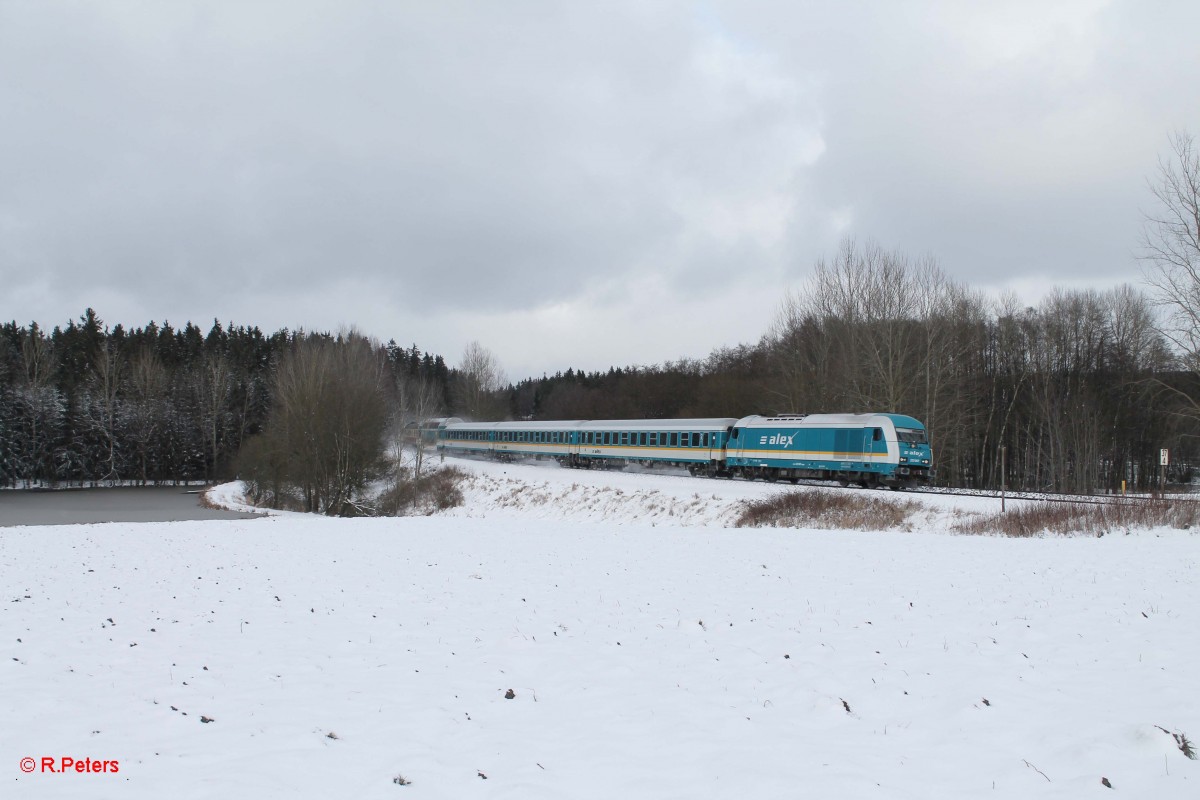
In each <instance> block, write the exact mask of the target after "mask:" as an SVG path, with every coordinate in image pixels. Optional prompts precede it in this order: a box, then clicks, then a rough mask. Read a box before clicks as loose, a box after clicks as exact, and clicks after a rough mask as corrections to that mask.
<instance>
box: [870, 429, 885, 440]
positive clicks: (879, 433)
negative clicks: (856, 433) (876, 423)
mask: <svg viewBox="0 0 1200 800" xmlns="http://www.w3.org/2000/svg"><path fill="white" fill-rule="evenodd" d="M871 441H872V442H882V441H883V428H875V429H874V430H873V431H871Z"/></svg>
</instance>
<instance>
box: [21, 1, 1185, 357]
mask: <svg viewBox="0 0 1200 800" xmlns="http://www.w3.org/2000/svg"><path fill="white" fill-rule="evenodd" d="M1198 30H1200V3H1198V2H1196V1H1195V0H1179V1H1177V2H1176V1H1173V0H1161V1H1160V0H1156V1H1155V2H1140V1H1134V0H1128V1H1127V2H1100V1H1099V0H1096V1H1092V2H1086V1H1084V0H1077V1H1076V0H1055V2H1045V0H1036V1H1034V2H1024V0H1005V2H1002V3H986V4H984V3H964V2H959V0H944V2H900V1H898V2H874V3H868V2H837V3H819V2H801V1H799V0H737V2H728V3H726V2H719V1H717V0H714V1H711V2H696V3H688V2H645V1H644V0H631V1H630V2H620V0H610V1H609V2H604V3H584V2H562V3H549V2H544V3H543V2H473V3H459V2H445V1H443V0H439V1H438V2H382V1H378V2H365V1H361V2H360V1H359V0H336V1H335V2H329V3H318V2H307V0H280V1H279V2H233V1H232V0H231V1H230V2H223V3H222V2H187V1H185V0H171V2H162V0H149V1H148V2H132V1H130V2H116V1H115V0H113V1H112V2H103V1H102V0H97V1H96V2H69V3H66V2H53V0H0V317H2V318H3V319H5V320H11V319H15V320H16V321H18V322H20V323H28V322H29V321H31V320H37V321H38V322H40V323H42V324H43V325H46V326H53V325H55V324H65V322H66V321H67V320H68V319H71V318H77V317H78V316H79V315H80V314H81V313H82V312H83V310H84V309H85V308H87V307H89V306H91V307H93V308H95V309H96V311H97V313H98V314H99V315H100V316H101V318H102V319H104V321H105V322H106V323H108V324H109V325H115V324H116V323H118V322H120V323H123V324H124V325H126V326H127V327H129V326H135V325H136V326H140V325H144V324H145V323H147V322H148V321H150V320H151V319H153V320H156V321H158V322H160V323H161V322H162V321H163V320H164V319H166V320H169V321H171V322H172V323H174V324H181V323H183V322H185V321H187V320H189V319H190V320H193V321H195V322H197V323H198V324H199V325H200V326H201V327H202V328H204V329H205V330H207V329H208V327H209V326H210V325H211V324H212V320H213V318H214V317H217V318H220V319H221V320H222V321H223V322H228V321H233V322H234V323H237V324H250V325H258V326H260V327H262V328H264V329H266V330H274V329H277V328H280V327H283V326H287V327H290V328H293V329H294V328H298V327H304V328H306V329H315V330H334V329H337V328H339V327H341V326H348V325H355V326H357V327H358V328H360V329H361V330H363V331H364V332H365V333H368V334H370V335H372V336H375V337H377V338H379V339H381V340H383V341H386V340H388V339H390V338H395V339H397V340H398V341H399V342H400V343H401V344H406V345H407V344H411V343H412V342H414V341H415V342H416V343H417V344H418V345H419V346H420V347H422V348H423V349H426V350H431V351H434V352H438V353H441V354H443V355H444V356H446V358H447V360H448V361H450V362H451V363H455V362H456V361H457V360H458V359H459V357H460V355H461V353H462V351H463V348H464V346H465V345H466V344H467V343H468V342H469V341H471V340H473V339H477V340H479V341H481V342H482V343H483V344H484V345H486V346H487V347H489V348H490V349H491V350H493V351H494V352H495V353H496V355H497V356H498V357H499V359H500V361H501V362H502V363H503V364H504V366H505V368H506V369H507V371H508V374H509V376H510V377H511V378H514V379H516V378H520V377H524V376H527V375H530V374H541V373H542V372H543V371H546V372H554V371H555V370H558V369H565V368H566V367H568V366H576V367H582V368H585V369H603V368H607V367H608V366H609V365H624V364H634V363H640V364H650V363H656V362H661V361H663V360H666V359H674V358H678V357H680V356H699V357H702V356H704V355H705V354H707V353H708V352H709V351H710V350H712V349H713V348H714V347H717V346H721V345H733V344H737V343H739V342H752V341H756V340H757V339H758V338H759V336H760V335H761V334H762V333H763V332H764V331H765V329H766V327H767V325H768V323H769V322H770V319H771V317H772V315H773V313H774V311H775V309H776V304H777V301H778V298H779V297H780V296H781V295H782V294H783V293H784V292H786V291H787V290H789V289H791V288H794V287H796V286H797V285H799V284H800V283H801V282H802V281H803V280H804V278H805V276H806V275H807V274H808V273H809V271H810V270H811V268H812V266H813V264H814V262H815V261H816V260H817V259H819V258H822V257H828V256H831V255H833V254H834V253H835V251H836V249H837V247H838V243H839V242H840V241H841V240H842V239H843V238H845V237H847V236H853V237H856V238H858V239H860V240H873V241H875V242H878V243H879V244H880V245H882V246H883V247H885V248H887V249H894V250H899V251H902V252H904V253H907V254H910V255H912V256H914V257H918V256H926V255H931V256H933V257H934V258H936V259H937V260H938V262H939V263H940V265H941V266H942V268H943V269H944V270H945V271H946V272H947V273H949V274H950V275H951V276H953V277H955V278H957V279H959V280H962V281H964V282H967V283H969V284H970V285H972V286H975V287H978V288H987V289H994V290H999V289H1003V288H1011V289H1014V290H1016V291H1018V292H1019V293H1020V294H1021V295H1022V296H1023V297H1026V298H1029V299H1036V298H1037V297H1038V296H1039V295H1040V293H1042V292H1044V291H1045V290H1046V289H1047V288H1048V287H1050V286H1053V285H1061V286H1071V287H1079V286H1094V287H1097V288H1108V287H1110V286H1112V285H1115V284H1118V283H1122V282H1130V281H1131V282H1136V281H1138V280H1139V278H1140V275H1139V268H1138V265H1137V263H1136V261H1135V259H1134V254H1135V253H1136V251H1137V244H1138V234H1139V231H1140V224H1141V218H1142V212H1143V211H1144V210H1148V209H1149V208H1151V207H1152V198H1151V196H1150V193H1149V191H1148V189H1147V186H1146V181H1147V179H1148V178H1149V177H1150V176H1152V175H1153V174H1154V171H1155V169H1156V164H1157V161H1158V158H1159V157H1160V156H1161V155H1164V154H1166V152H1167V149H1168V137H1169V135H1170V134H1171V133H1172V132H1173V131H1177V130H1189V131H1191V132H1193V133H1196V134H1200V49H1198V46H1197V43H1196V32H1197V31H1198Z"/></svg>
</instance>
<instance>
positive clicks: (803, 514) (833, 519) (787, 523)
mask: <svg viewBox="0 0 1200 800" xmlns="http://www.w3.org/2000/svg"><path fill="white" fill-rule="evenodd" d="M925 510H926V508H925V506H923V505H922V504H921V503H918V502H916V501H914V500H899V499H894V498H892V497H888V498H887V499H884V498H883V497H877V496H874V495H871V494H866V493H857V492H844V491H833V490H828V489H801V490H795V491H788V492H781V493H779V494H774V495H771V496H770V497H767V498H764V499H762V500H752V501H750V502H748V503H747V504H746V508H745V509H744V510H743V511H742V513H741V514H740V515H739V516H738V518H737V519H736V520H735V521H734V525H736V526H738V527H739V528H761V527H775V528H842V529H856V530H876V531H879V530H891V529H894V528H903V527H904V526H905V525H906V524H907V523H908V521H909V518H910V517H911V516H912V515H913V514H914V513H917V512H919V511H925Z"/></svg>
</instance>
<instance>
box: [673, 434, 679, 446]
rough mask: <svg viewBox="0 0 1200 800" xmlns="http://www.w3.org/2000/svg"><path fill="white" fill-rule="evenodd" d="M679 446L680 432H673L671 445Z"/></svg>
mask: <svg viewBox="0 0 1200 800" xmlns="http://www.w3.org/2000/svg"><path fill="white" fill-rule="evenodd" d="M678 446H679V434H678V433H672V434H671V447H678Z"/></svg>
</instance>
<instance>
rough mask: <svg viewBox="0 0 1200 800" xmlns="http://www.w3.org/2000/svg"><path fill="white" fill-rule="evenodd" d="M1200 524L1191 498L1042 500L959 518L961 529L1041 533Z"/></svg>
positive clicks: (1198, 508)
mask: <svg viewBox="0 0 1200 800" xmlns="http://www.w3.org/2000/svg"><path fill="white" fill-rule="evenodd" d="M1197 524H1200V503H1198V502H1195V501H1191V500H1160V499H1148V500H1125V501H1121V502H1113V503H1104V504H1094V505H1088V504H1081V503H1052V502H1040V503H1030V504H1028V505H1018V506H1017V507H1015V508H1013V509H1012V510H1010V511H1008V512H1006V513H1003V514H1002V513H999V512H996V513H995V514H984V515H979V516H975V517H972V518H971V519H968V520H964V521H961V522H957V523H955V525H954V529H955V530H957V531H959V532H961V533H999V534H1003V535H1005V536H1017V537H1022V536H1040V535H1041V534H1043V533H1057V534H1078V533H1085V534H1094V535H1096V536H1103V535H1104V534H1106V533H1112V532H1113V531H1119V530H1124V531H1128V530H1130V529H1131V528H1163V527H1166V528H1178V529H1182V530H1187V529H1189V528H1191V527H1193V526H1195V525H1197Z"/></svg>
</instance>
